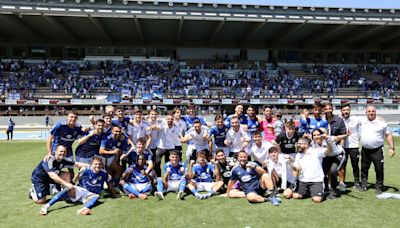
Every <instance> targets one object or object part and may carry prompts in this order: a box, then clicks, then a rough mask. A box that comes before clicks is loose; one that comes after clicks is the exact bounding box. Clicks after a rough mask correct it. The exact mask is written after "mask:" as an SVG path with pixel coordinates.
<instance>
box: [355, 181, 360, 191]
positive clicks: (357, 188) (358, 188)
mask: <svg viewBox="0 0 400 228" xmlns="http://www.w3.org/2000/svg"><path fill="white" fill-rule="evenodd" d="M354 190H356V191H361V186H360V183H358V182H355V183H354Z"/></svg>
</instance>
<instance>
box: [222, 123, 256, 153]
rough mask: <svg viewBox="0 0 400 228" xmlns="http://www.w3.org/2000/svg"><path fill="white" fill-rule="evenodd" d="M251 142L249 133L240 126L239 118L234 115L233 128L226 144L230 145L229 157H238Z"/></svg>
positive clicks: (229, 131) (228, 133) (229, 132)
mask: <svg viewBox="0 0 400 228" xmlns="http://www.w3.org/2000/svg"><path fill="white" fill-rule="evenodd" d="M249 142H250V139H249V135H248V133H247V132H246V131H244V130H243V129H242V127H241V126H240V124H239V118H238V117H237V116H232V118H231V128H230V129H229V130H228V132H227V134H226V138H225V145H226V146H228V147H229V157H237V154H238V153H239V151H241V150H243V149H244V148H245V147H246V146H247V145H248V143H249Z"/></svg>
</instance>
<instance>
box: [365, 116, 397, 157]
mask: <svg viewBox="0 0 400 228" xmlns="http://www.w3.org/2000/svg"><path fill="white" fill-rule="evenodd" d="M388 133H390V129H389V126H388V124H387V123H386V122H385V120H383V119H378V118H375V119H374V120H372V121H370V120H368V118H366V117H365V118H362V119H361V145H362V146H363V147H364V148H366V149H376V148H378V147H381V146H383V144H384V143H385V141H384V140H385V134H388Z"/></svg>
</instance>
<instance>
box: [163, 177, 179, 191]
mask: <svg viewBox="0 0 400 228" xmlns="http://www.w3.org/2000/svg"><path fill="white" fill-rule="evenodd" d="M180 182H181V181H180V180H168V187H167V190H165V192H177V191H179V183H180Z"/></svg>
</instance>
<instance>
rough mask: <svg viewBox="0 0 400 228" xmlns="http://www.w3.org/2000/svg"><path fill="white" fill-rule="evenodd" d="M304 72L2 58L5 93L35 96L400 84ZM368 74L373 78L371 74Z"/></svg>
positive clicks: (332, 71) (213, 93)
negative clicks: (38, 93)
mask: <svg viewBox="0 0 400 228" xmlns="http://www.w3.org/2000/svg"><path fill="white" fill-rule="evenodd" d="M302 68H303V70H304V72H305V73H306V74H310V75H314V76H315V77H301V76H298V75H295V74H294V73H292V72H291V70H288V69H285V68H281V67H273V68H272V67H262V66H261V67H260V64H256V63H254V64H253V65H251V67H248V68H242V67H238V65H237V64H233V65H229V68H228V69H209V67H207V65H206V64H200V65H196V66H179V65H178V64H174V63H171V62H124V63H116V62H109V61H104V62H103V61H102V62H99V63H97V64H90V62H88V61H83V62H80V63H66V62H62V61H44V62H42V63H35V64H33V63H25V62H24V61H22V60H14V61H11V62H7V63H6V62H1V61H0V95H1V96H5V97H10V95H14V94H18V95H19V97H20V98H28V99H29V98H34V95H35V92H36V91H37V88H39V87H40V88H43V87H44V88H47V91H49V92H51V93H58V94H73V95H74V97H80V96H81V95H86V94H96V93H97V94H122V95H123V96H129V97H137V98H141V97H143V96H144V95H145V94H150V96H159V97H162V96H163V95H166V96H167V97H172V98H178V97H190V96H194V97H195V96H201V97H204V98H207V97H208V98H218V97H222V98H223V97H224V96H226V97H232V98H235V97H236V98H258V97H260V96H263V97H271V96H274V97H282V98H287V97H292V96H296V97H301V96H302V95H328V96H332V97H334V96H336V95H337V94H338V92H339V91H340V90H341V89H342V88H357V92H362V93H364V95H366V96H370V97H373V98H382V97H391V96H392V95H393V94H394V92H395V91H398V88H399V75H398V69H397V68H395V67H392V68H387V67H382V66H378V65H376V66H372V65H359V66H357V67H353V68H345V67H342V66H331V65H326V66H324V65H310V66H308V65H303V67H302ZM367 76H368V77H367Z"/></svg>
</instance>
